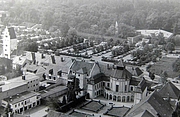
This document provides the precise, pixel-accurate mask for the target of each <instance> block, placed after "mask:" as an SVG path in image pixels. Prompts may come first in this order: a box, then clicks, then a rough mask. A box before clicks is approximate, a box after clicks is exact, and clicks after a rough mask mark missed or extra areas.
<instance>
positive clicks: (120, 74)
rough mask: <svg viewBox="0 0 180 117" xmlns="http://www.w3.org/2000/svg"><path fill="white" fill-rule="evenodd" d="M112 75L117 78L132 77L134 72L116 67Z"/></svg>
mask: <svg viewBox="0 0 180 117" xmlns="http://www.w3.org/2000/svg"><path fill="white" fill-rule="evenodd" d="M111 77H113V78H117V79H131V77H132V74H131V73H130V72H129V71H127V70H126V69H123V70H119V69H114V70H113V72H112V75H111Z"/></svg>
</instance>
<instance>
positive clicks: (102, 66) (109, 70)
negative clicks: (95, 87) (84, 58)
mask: <svg viewBox="0 0 180 117" xmlns="http://www.w3.org/2000/svg"><path fill="white" fill-rule="evenodd" d="M99 66H100V70H101V73H104V74H105V75H106V76H111V74H112V71H113V69H112V68H107V65H106V64H99Z"/></svg>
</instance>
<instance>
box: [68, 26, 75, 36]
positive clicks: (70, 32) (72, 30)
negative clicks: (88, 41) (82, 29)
mask: <svg viewBox="0 0 180 117" xmlns="http://www.w3.org/2000/svg"><path fill="white" fill-rule="evenodd" d="M68 35H69V36H70V38H73V37H75V36H77V31H76V29H75V28H70V29H69V30H68Z"/></svg>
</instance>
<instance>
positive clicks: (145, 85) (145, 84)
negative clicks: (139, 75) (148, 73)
mask: <svg viewBox="0 0 180 117" xmlns="http://www.w3.org/2000/svg"><path fill="white" fill-rule="evenodd" d="M138 86H139V87H140V89H141V91H142V92H143V91H144V90H145V88H146V87H147V83H146V80H145V79H144V78H143V79H142V80H141V82H140V83H139V84H138Z"/></svg>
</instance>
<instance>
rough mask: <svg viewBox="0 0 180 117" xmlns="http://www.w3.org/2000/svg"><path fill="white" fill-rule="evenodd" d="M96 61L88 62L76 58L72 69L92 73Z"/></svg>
mask: <svg viewBox="0 0 180 117" xmlns="http://www.w3.org/2000/svg"><path fill="white" fill-rule="evenodd" d="M94 64H95V63H92V62H86V61H83V60H82V61H79V60H74V63H73V65H72V66H71V68H70V69H71V70H72V71H75V72H78V71H81V72H82V73H87V74H90V72H91V70H92V68H93V66H94ZM81 69H82V70H81Z"/></svg>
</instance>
